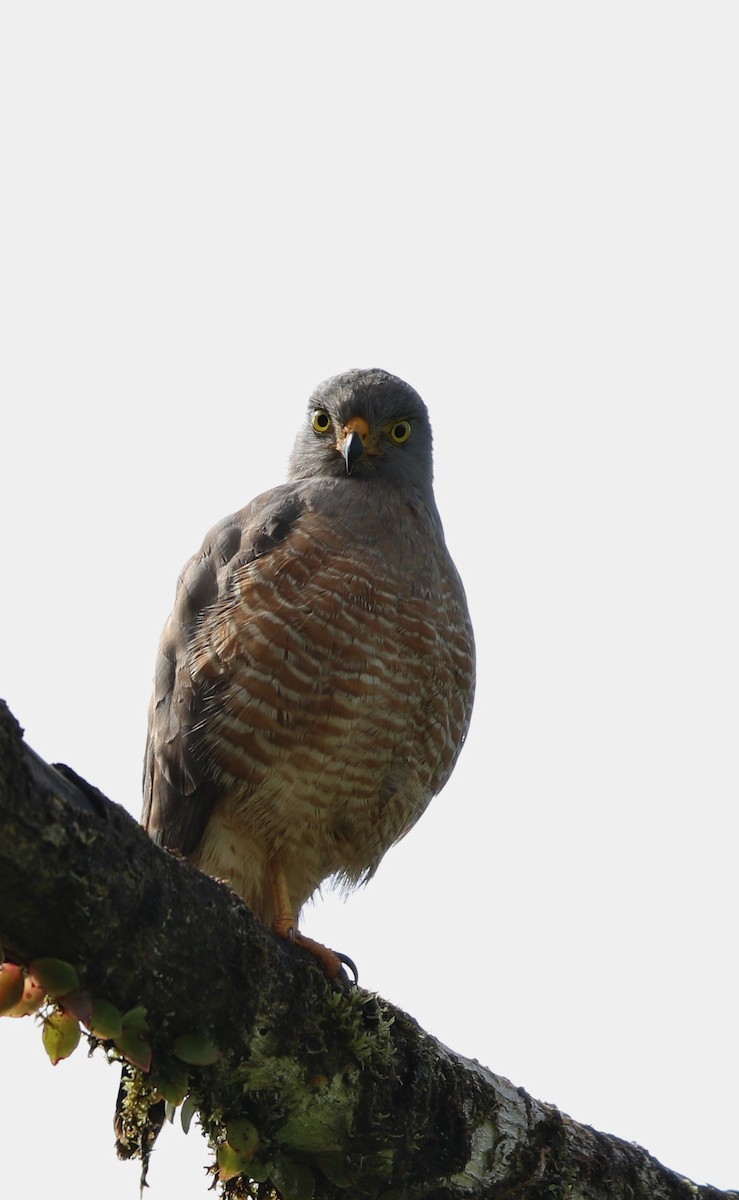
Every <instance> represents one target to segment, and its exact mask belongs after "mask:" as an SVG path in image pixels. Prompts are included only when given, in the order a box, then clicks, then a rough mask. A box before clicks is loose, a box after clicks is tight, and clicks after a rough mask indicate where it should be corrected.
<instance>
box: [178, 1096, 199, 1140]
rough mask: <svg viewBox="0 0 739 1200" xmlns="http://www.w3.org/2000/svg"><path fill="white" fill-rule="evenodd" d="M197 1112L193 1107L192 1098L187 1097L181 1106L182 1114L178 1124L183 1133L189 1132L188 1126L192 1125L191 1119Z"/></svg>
mask: <svg viewBox="0 0 739 1200" xmlns="http://www.w3.org/2000/svg"><path fill="white" fill-rule="evenodd" d="M197 1111H198V1110H197V1108H196V1106H195V1101H194V1100H193V1098H192V1096H188V1097H187V1099H186V1100H185V1102H184V1104H183V1105H182V1112H181V1113H180V1124H181V1126H182V1129H183V1132H184V1133H189V1132H190V1125H191V1124H192V1119H193V1117H194V1116H195V1113H196V1112H197Z"/></svg>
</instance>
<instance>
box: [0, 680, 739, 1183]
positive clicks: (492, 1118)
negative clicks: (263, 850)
mask: <svg viewBox="0 0 739 1200" xmlns="http://www.w3.org/2000/svg"><path fill="white" fill-rule="evenodd" d="M0 943H1V944H2V946H3V947H4V949H5V951H6V954H9V955H10V956H11V957H15V958H17V959H19V960H23V961H28V960H30V959H32V958H34V957H37V956H45V955H51V956H54V957H57V958H62V959H65V960H67V961H69V962H71V963H73V964H74V965H75V966H76V967H77V969H78V971H79V973H80V975H81V977H82V979H83V982H84V985H85V987H86V988H87V989H89V991H90V992H91V993H92V994H93V995H95V996H97V997H99V998H104V999H107V1000H109V1001H111V1002H113V1003H115V1004H116V1005H117V1006H118V1007H119V1008H121V1009H123V1010H125V1009H127V1008H130V1007H132V1006H134V1005H139V1004H144V1005H146V1007H147V1009H148V1019H149V1023H150V1026H151V1041H152V1044H153V1050H154V1062H155V1063H157V1062H159V1063H162V1064H166V1063H167V1062H169V1061H172V1046H173V1043H174V1040H175V1039H176V1038H177V1037H178V1035H180V1034H182V1033H197V1034H201V1035H203V1036H205V1037H207V1038H209V1039H210V1040H212V1041H213V1042H215V1043H216V1045H217V1046H218V1047H219V1048H220V1049H221V1050H222V1052H223V1058H222V1059H221V1060H220V1061H219V1062H217V1063H216V1064H214V1065H212V1066H207V1067H202V1068H192V1069H191V1072H190V1076H191V1093H192V1094H193V1096H194V1097H195V1098H196V1099H197V1103H198V1108H199V1110H200V1112H201V1115H202V1119H203V1121H204V1123H205V1125H206V1128H207V1129H208V1130H209V1132H210V1133H211V1136H212V1138H213V1140H214V1141H217V1140H218V1139H219V1137H220V1136H222V1129H223V1124H224V1120H225V1121H226V1122H227V1121H228V1120H229V1119H230V1118H233V1117H248V1119H249V1120H250V1121H251V1122H252V1123H253V1124H254V1125H255V1126H256V1128H257V1129H258V1131H259V1136H260V1148H259V1160H258V1161H261V1163H262V1164H265V1163H266V1164H267V1165H268V1166H270V1167H272V1166H274V1171H273V1174H272V1177H273V1178H277V1177H278V1176H280V1174H281V1175H282V1177H283V1178H284V1177H285V1175H286V1173H287V1174H288V1175H289V1174H290V1172H291V1171H292V1172H293V1175H292V1179H293V1188H294V1194H295V1195H301V1194H305V1195H307V1194H309V1193H310V1186H313V1185H314V1186H315V1196H316V1197H317V1198H318V1200H329V1198H332V1197H339V1196H341V1197H384V1198H385V1200H390V1198H391V1197H400V1196H403V1197H407V1198H408V1200H415V1198H418V1200H421V1198H423V1200H464V1198H468V1200H472V1198H477V1197H503V1196H505V1197H509V1196H516V1197H521V1198H523V1200H544V1198H545V1197H546V1200H558V1198H559V1197H562V1198H564V1197H569V1198H572V1200H579V1198H581V1200H604V1198H608V1200H620V1198H622V1197H623V1198H624V1200H626V1198H627V1197H628V1200H640V1198H644V1200H647V1198H648V1200H668V1198H670V1200H678V1198H684V1200H688V1198H689V1197H691V1198H693V1200H717V1198H718V1197H732V1198H735V1200H736V1198H737V1197H739V1193H736V1192H720V1191H718V1190H716V1189H715V1188H711V1187H698V1186H696V1185H695V1184H692V1183H690V1182H689V1181H688V1180H685V1179H682V1178H681V1177H679V1176H678V1175H676V1174H674V1173H673V1172H671V1171H669V1170H668V1169H666V1168H665V1167H663V1166H662V1165H661V1164H660V1163H658V1162H657V1161H656V1160H655V1159H653V1158H652V1157H651V1156H650V1155H648V1154H647V1153H646V1151H644V1150H643V1149H641V1148H640V1147H638V1146H635V1145H633V1144H631V1143H626V1142H623V1141H621V1140H619V1139H618V1138H614V1137H611V1136H607V1135H605V1134H602V1133H598V1132H596V1131H594V1130H593V1129H590V1128H588V1127H586V1126H581V1125H577V1124H576V1123H575V1122H573V1121H571V1120H570V1119H569V1118H568V1117H567V1116H565V1115H564V1114H562V1113H560V1112H559V1111H558V1110H557V1109H555V1108H553V1107H552V1106H550V1105H546V1104H542V1103H539V1102H538V1101H536V1100H534V1099H532V1098H531V1097H530V1096H528V1095H527V1094H526V1092H524V1091H523V1089H521V1088H516V1087H514V1086H513V1085H512V1084H511V1083H510V1082H509V1081H508V1080H507V1079H504V1078H502V1077H500V1076H497V1075H494V1074H492V1073H491V1072H490V1071H488V1070H486V1069H485V1068H483V1067H481V1066H480V1065H479V1064H478V1063H476V1062H471V1061H469V1060H467V1059H464V1058H462V1057H461V1056H460V1055H457V1054H455V1053H453V1052H452V1051H451V1050H449V1049H447V1048H446V1047H445V1046H442V1045H441V1044H440V1043H438V1042H437V1041H435V1040H434V1039H433V1038H431V1037H430V1036H429V1035H428V1034H426V1033H424V1032H423V1030H421V1029H420V1028H419V1027H418V1025H417V1024H416V1023H415V1022H414V1021H413V1019H412V1018H411V1017H409V1016H408V1015H407V1014H406V1013H404V1012H402V1011H400V1010H399V1009H396V1008H394V1007H393V1006H392V1005H390V1004H388V1003H386V1002H385V1001H383V1000H380V999H378V998H377V997H375V996H373V995H371V994H369V993H367V992H364V991H363V990H362V989H361V988H350V989H345V990H341V989H337V988H336V987H335V986H332V985H331V984H330V983H329V982H328V980H327V979H326V977H325V975H324V973H323V971H322V970H321V968H320V967H318V966H317V965H316V964H315V963H314V961H313V960H312V959H311V958H310V956H308V955H306V954H305V953H304V952H303V951H301V950H299V949H297V948H295V947H291V946H288V945H287V944H285V943H283V942H281V941H280V940H279V939H277V938H276V937H274V936H273V935H272V934H271V933H270V932H269V931H268V930H265V929H263V928H261V927H260V926H259V925H258V924H257V923H256V922H255V921H254V919H253V918H252V916H251V914H250V913H249V911H248V910H247V909H246V907H245V906H244V904H243V903H242V902H241V901H240V900H239V899H238V898H236V897H235V896H234V895H233V894H232V893H230V892H229V891H228V889H227V888H226V887H224V886H222V885H221V884H219V883H217V882H215V881H214V880H212V879H209V878H208V877H207V876H205V875H202V874H201V873H200V872H199V871H197V870H195V869H194V868H193V867H192V866H191V865H190V864H189V863H187V862H185V861H182V860H179V859H177V858H175V857H174V856H172V855H170V854H168V853H166V852H164V851H162V850H160V849H159V848H158V847H156V846H154V845H153V843H152V842H151V841H150V840H149V838H148V837H147V836H146V834H145V833H144V832H143V830H141V829H140V827H139V826H138V825H137V824H136V822H135V821H133V820H132V818H131V817H130V816H129V815H128V814H127V813H126V812H125V811H124V810H123V809H122V808H120V806H118V805H116V804H113V803H111V802H110V801H109V800H107V799H106V798H105V797H104V796H102V794H101V793H99V792H97V791H96V790H95V789H93V788H91V787H90V786H89V785H88V784H86V783H85V782H84V781H83V780H80V779H79V778H77V777H76V776H75V775H74V772H71V771H70V770H69V769H68V768H63V767H56V768H53V767H49V766H47V765H46V764H45V763H43V762H42V760H40V759H39V758H38V757H37V756H36V755H35V754H34V753H33V751H32V750H30V749H29V748H28V747H27V746H26V745H25V744H24V742H23V739H22V732H21V730H20V729H19V727H18V725H17V723H16V722H15V720H14V718H13V717H12V715H11V714H10V713H9V712H8V710H7V708H6V707H5V706H4V705H2V704H1V702H0ZM114 1169H115V1166H114V1164H113V1163H111V1170H114ZM306 1179H307V1180H308V1181H309V1182H308V1184H306ZM296 1181H297V1182H296ZM278 1182H279V1179H278ZM240 1186H241V1185H240V1183H239V1182H238V1181H236V1180H234V1181H232V1182H231V1183H229V1184H228V1185H227V1190H231V1191H238V1188H239V1187H240ZM301 1189H302V1191H301ZM283 1190H287V1191H289V1190H290V1189H289V1188H287V1189H284V1188H283Z"/></svg>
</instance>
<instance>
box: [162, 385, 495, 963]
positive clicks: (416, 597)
mask: <svg viewBox="0 0 739 1200" xmlns="http://www.w3.org/2000/svg"><path fill="white" fill-rule="evenodd" d="M473 694H474V641H473V634H472V626H471V623H470V617H469V613H468V609H467V603H466V600H465V594H464V590H463V587H462V583H461V581H460V578H459V575H458V574H457V571H456V568H455V567H454V564H453V562H452V560H451V558H450V556H449V552H448V551H447V548H446V544H445V541H444V534H443V530H442V525H441V521H440V519H439V514H438V511H437V508H436V503H435V501H434V493H433V486H432V449H431V427H430V425H429V419H428V414H427V411H426V407H425V405H424V403H423V401H422V400H421V398H420V397H419V395H418V394H417V393H416V392H415V391H414V390H413V388H411V387H410V386H409V385H408V384H407V383H405V382H403V380H401V379H399V378H397V377H396V376H394V375H390V374H388V373H387V372H386V371H383V370H379V369H371V370H352V371H347V372H346V373H344V374H341V375H337V376H335V377H333V378H331V379H328V380H326V381H325V382H324V383H322V384H320V385H319V386H318V387H317V388H316V390H315V391H314V392H313V394H312V396H311V397H310V401H309V404H308V410H307V413H306V415H305V417H304V419H303V421H302V422H301V425H300V429H299V431H298V435H297V439H296V441H295V446H294V449H293V451H292V455H291V457H290V460H289V468H288V475H287V481H286V482H285V483H283V484H281V485H279V486H278V487H275V488H273V489H272V490H271V491H268V492H265V493H263V494H262V495H260V496H257V497H256V499H254V500H252V501H251V503H249V504H247V505H246V507H245V508H243V509H241V510H240V511H239V512H237V513H234V514H233V515H232V516H229V517H226V518H225V520H223V521H221V522H220V523H219V524H218V525H216V526H215V527H214V528H213V529H212V530H211V531H210V533H209V534H208V535H207V537H206V539H205V541H204V543H203V545H202V547H201V548H200V550H199V551H198V552H197V553H196V554H195V555H194V556H193V557H192V558H191V559H190V561H189V562H188V563H187V564H186V566H185V567H184V569H183V571H182V573H181V575H180V578H179V581H178V585H177V593H176V599H175V605H174V611H173V612H172V615H171V616H170V618H169V620H168V622H167V624H166V626H165V629H164V632H163V634H162V638H161V642H160V645H159V651H158V655H157V663H156V678H155V686H154V694H153V697H152V701H151V706H150V710H149V730H148V740H147V747H146V760H145V769H144V807H143V817H142V821H143V824H144V826H145V827H146V829H147V830H148V831H149V833H150V835H151V836H152V838H154V840H155V841H156V842H158V843H159V844H160V845H162V846H166V847H169V848H170V849H172V850H176V851H179V852H180V853H181V854H182V855H185V856H187V857H188V858H189V859H191V860H192V862H193V863H195V865H196V866H198V867H199V868H201V869H202V870H203V871H205V872H207V873H208V874H210V875H213V876H215V877H216V878H218V879H221V880H225V881H227V882H228V883H229V884H230V886H231V887H232V888H233V890H234V891H236V892H237V893H239V895H241V896H242V897H243V898H244V900H245V901H246V903H247V905H248V906H249V908H251V910H252V911H253V912H254V914H255V915H256V917H257V918H258V919H259V920H260V921H262V922H263V923H265V924H267V925H271V926H272V927H273V929H274V930H275V931H276V932H277V933H278V934H280V935H281V936H283V937H286V938H288V939H291V940H292V939H294V940H297V941H298V942H301V943H302V944H304V945H306V947H307V948H308V949H310V950H312V951H313V952H314V953H315V954H317V955H318V956H319V957H320V958H322V959H323V960H324V962H325V965H326V966H327V969H328V970H329V973H330V974H332V975H333V974H335V973H336V972H337V971H338V968H339V962H338V959H337V957H336V955H335V954H334V953H333V952H332V951H329V950H327V949H326V948H325V947H321V946H320V945H319V944H318V943H315V942H312V941H310V940H309V939H307V938H304V937H303V936H302V935H301V934H300V933H299V932H298V927H297V916H298V913H299V911H300V909H301V907H302V905H303V904H304V903H305V902H306V900H307V899H308V898H309V897H310V896H311V895H312V894H313V892H315V891H316V889H317V888H318V887H319V886H320V884H321V883H322V882H323V881H324V880H326V879H328V878H329V877H334V878H336V879H337V880H338V881H340V882H341V883H343V884H345V885H349V886H352V885H356V884H358V883H360V882H362V881H364V880H366V879H368V878H369V877H370V876H371V875H372V874H373V873H374V872H375V870H376V869H377V866H378V864H379V862H380V860H381V859H382V857H383V855H384V854H385V851H386V850H387V849H388V848H389V847H390V846H392V845H393V843H394V842H396V841H397V840H398V839H399V838H401V837H402V836H403V834H405V833H406V832H407V831H408V830H409V829H410V828H411V826H413V825H414V824H415V822H416V821H417V820H418V818H419V817H420V816H421V814H422V813H423V811H424V809H425V808H426V806H427V805H428V803H429V801H430V800H431V798H432V797H433V796H435V795H436V794H437V793H438V792H439V791H440V790H441V789H442V788H443V786H444V784H445V783H446V782H447V780H448V778H449V776H450V774H451V771H452V769H453V767H454V764H455V762H456V760H457V756H458V754H459V752H460V750H461V747H462V744H463V742H464V740H465V736H466V733H467V729H468V725H469V720H470V713H471V709H472V701H473Z"/></svg>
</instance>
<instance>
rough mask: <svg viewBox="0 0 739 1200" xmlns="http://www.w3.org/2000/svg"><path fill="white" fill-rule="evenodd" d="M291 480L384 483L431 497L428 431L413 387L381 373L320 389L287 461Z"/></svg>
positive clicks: (338, 379)
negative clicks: (348, 478) (382, 481)
mask: <svg viewBox="0 0 739 1200" xmlns="http://www.w3.org/2000/svg"><path fill="white" fill-rule="evenodd" d="M288 476H289V478H290V479H308V478H314V477H316V476H322V477H324V478H339V477H343V478H344V479H346V478H347V477H348V476H349V477H351V479H352V480H358V481H359V480H371V479H383V480H387V481H388V482H390V483H394V484H397V485H398V486H401V487H406V488H407V487H411V488H414V489H416V490H417V491H419V492H429V491H430V490H431V482H432V478H433V468H432V458H431V426H430V424H429V418H428V413H427V411H426V405H425V404H424V402H423V400H422V399H421V397H420V396H419V395H418V393H417V392H415V391H414V390H413V388H412V387H411V386H410V385H409V384H407V383H404V382H403V380H402V379H398V377H397V375H390V374H388V372H387V371H381V370H380V369H379V368H372V369H370V370H354V371H346V372H344V374H342V375H334V376H333V377H332V378H331V379H326V380H325V381H324V382H323V383H321V384H319V385H318V387H317V388H316V390H315V391H314V392H313V395H312V396H311V398H310V401H309V403H308V412H307V415H306V418H305V420H304V422H303V424H302V426H301V428H300V432H299V433H298V436H297V438H296V441H295V446H294V448H293V452H292V455H291V457H290V463H289V470H288Z"/></svg>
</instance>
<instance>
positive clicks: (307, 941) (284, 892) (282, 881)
mask: <svg viewBox="0 0 739 1200" xmlns="http://www.w3.org/2000/svg"><path fill="white" fill-rule="evenodd" d="M267 880H268V884H269V891H270V896H271V897H272V908H273V910H274V917H273V919H272V928H273V929H274V931H275V933H276V934H278V935H279V937H281V938H285V941H288V942H297V944H298V945H299V946H302V947H303V948H304V949H305V950H309V951H310V953H311V954H313V955H315V957H316V958H317V959H319V960H320V961H321V962H322V963H323V965H324V967H325V968H326V972H327V974H328V977H329V979H335V978H336V976H337V975H338V974H339V971H340V970H341V959H340V958H339V956H338V954H335V953H334V951H333V950H329V948H328V946H323V945H322V944H321V942H314V941H313V939H312V938H308V937H304V936H303V934H302V933H300V932H299V931H298V923H297V921H296V920H295V913H294V912H293V905H292V900H291V899H290V892H289V891H288V887H287V880H286V878H285V870H284V867H283V866H282V863H281V862H279V860H275V859H272V860H271V861H270V863H269V864H268V866H267Z"/></svg>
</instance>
